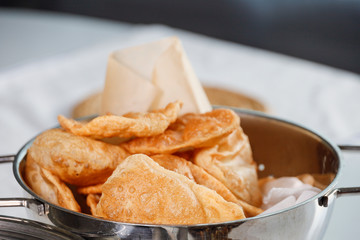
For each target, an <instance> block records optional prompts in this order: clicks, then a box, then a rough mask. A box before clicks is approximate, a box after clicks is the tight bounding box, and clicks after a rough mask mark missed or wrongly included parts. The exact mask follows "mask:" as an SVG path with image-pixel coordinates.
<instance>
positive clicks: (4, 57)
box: [0, 8, 360, 240]
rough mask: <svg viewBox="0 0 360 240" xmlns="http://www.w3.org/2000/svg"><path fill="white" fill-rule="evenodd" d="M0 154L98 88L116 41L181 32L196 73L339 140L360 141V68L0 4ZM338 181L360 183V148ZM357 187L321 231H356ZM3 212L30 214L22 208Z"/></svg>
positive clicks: (5, 168)
mask: <svg viewBox="0 0 360 240" xmlns="http://www.w3.org/2000/svg"><path fill="white" fill-rule="evenodd" d="M0 34H1V37H0V111H1V113H2V115H1V117H0V153H1V154H2V155H7V154H14V153H16V152H17V151H18V149H19V148H20V147H21V146H22V144H24V143H25V142H26V141H27V140H29V139H30V138H32V137H33V136H34V135H36V134H37V133H38V132H40V131H42V130H44V129H46V128H49V127H52V126H54V125H56V123H57V122H56V116H57V115H58V114H63V115H67V116H70V114H71V110H72V107H73V106H75V105H76V104H77V103H78V102H79V101H81V100H83V99H84V98H86V97H87V96H89V95H90V94H92V93H95V92H98V91H99V90H101V89H102V87H103V83H104V77H105V72H106V64H107V57H108V55H109V53H110V52H111V51H113V50H116V49H121V48H124V47H128V46H134V45H137V44H141V43H146V42H149V41H155V40H158V39H161V38H164V37H168V36H174V35H176V36H178V37H179V38H180V39H181V40H182V42H183V45H184V48H185V51H186V53H187V55H188V57H189V59H190V62H191V63H192V65H193V68H194V69H195V72H196V73H197V75H198V77H199V78H200V79H201V81H202V82H203V83H204V84H206V85H209V86H217V87H223V88H228V89H232V90H236V91H239V92H242V93H245V94H248V95H250V96H253V97H255V98H258V99H259V100H260V101H262V102H263V103H264V104H266V105H267V107H268V108H269V109H270V114H273V115H275V116H277V117H281V118H285V119H287V120H291V121H294V122H297V123H300V124H301V125H304V126H307V127H309V128H310V129H313V130H315V131H316V132H318V133H320V134H321V135H323V136H325V137H326V138H328V139H330V141H332V142H333V143H336V144H360V111H359V107H358V104H359V103H360V96H359V94H358V93H359V92H360V76H359V75H356V74H353V73H350V72H346V71H342V70H339V69H334V68H330V67H326V66H323V65H320V64H316V63H312V62H307V61H303V60H300V59H296V58H292V57H288V56H283V55H279V54H274V53H271V52H267V51H262V50H258V49H254V48H250V47H247V46H243V45H239V44H234V43H230V42H226V41H221V40H217V39H212V38H208V37H205V36H201V35H197V34H193V33H189V32H185V31H181V30H178V29H173V28H169V27H167V26H163V25H135V24H127V23H119V22H112V21H105V20H99V19H92V18H85V17H79V16H73V15H66V14H54V13H46V12H37V11H15V10H9V9H1V8H0ZM344 160H345V168H344V174H343V175H342V176H341V177H340V179H339V183H338V185H339V186H347V187H350V186H360V175H358V174H357V172H358V169H360V161H359V154H355V153H345V154H344ZM0 189H1V191H0V197H2V198H11V197H21V196H22V195H23V191H22V189H21V188H20V187H19V186H18V184H17V183H16V181H15V179H14V177H13V174H12V167H11V164H3V165H1V167H0ZM359 200H360V198H359V197H358V196H352V197H346V198H345V197H344V198H339V199H338V200H337V201H336V205H335V208H334V212H333V215H332V217H331V219H330V223H329V226H328V228H327V230H326V233H325V237H324V239H328V240H331V239H339V238H344V237H348V238H351V237H352V238H354V237H355V236H359V235H360V228H359V227H358V226H359V225H360V214H359V213H360V206H359V204H358V202H359ZM0 214H1V215H11V216H19V217H24V218H26V217H27V214H26V211H25V209H23V208H1V209H0Z"/></svg>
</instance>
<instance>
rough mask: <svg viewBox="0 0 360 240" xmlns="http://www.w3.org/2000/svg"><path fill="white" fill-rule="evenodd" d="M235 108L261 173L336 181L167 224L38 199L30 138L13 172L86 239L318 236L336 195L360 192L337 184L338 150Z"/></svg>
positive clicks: (52, 216) (52, 215) (49, 214)
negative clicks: (237, 212)
mask: <svg viewBox="0 0 360 240" xmlns="http://www.w3.org/2000/svg"><path fill="white" fill-rule="evenodd" d="M235 111H237V113H238V114H239V115H240V117H241V126H242V127H243V129H244V132H245V133H246V134H247V135H248V136H249V139H250V143H251V145H252V149H253V154H254V158H255V160H256V161H257V163H258V164H259V165H262V166H263V167H264V170H263V171H261V172H259V176H260V177H264V176H268V175H274V176H275V177H280V176H296V175H299V174H303V173H314V174H329V173H330V174H334V175H335V179H334V180H333V181H332V182H331V183H329V184H328V187H327V188H326V189H324V190H323V191H322V192H321V193H319V194H318V195H316V196H314V197H313V198H311V199H308V200H306V201H305V202H302V203H300V204H297V205H295V206H293V207H291V208H287V209H284V210H282V211H278V212H275V213H272V214H266V215H260V216H256V217H253V218H248V219H243V220H239V221H233V222H226V223H221V224H201V225H189V226H166V225H139V224H128V223H120V222H114V221H107V220H102V219H98V218H94V217H92V216H89V215H86V214H80V213H76V212H72V211H70V210H67V209H64V208H61V207H58V206H55V205H53V204H51V203H48V202H46V201H44V200H42V199H40V198H39V197H38V196H37V195H36V194H35V193H33V192H32V191H31V189H29V188H28V186H27V185H26V183H25V182H24V181H23V179H22V171H23V166H24V162H25V160H24V157H25V155H26V151H27V148H28V147H29V146H30V145H31V143H32V141H29V142H28V143H27V144H26V145H25V146H24V147H23V148H22V149H21V150H20V151H19V152H18V154H17V155H16V158H15V161H14V164H13V170H14V175H15V178H16V180H17V181H18V183H19V184H20V185H21V186H22V188H24V189H25V190H26V191H27V192H28V193H29V194H30V195H31V196H32V198H30V199H29V201H30V200H34V199H36V200H37V201H39V202H41V203H42V204H44V209H45V211H44V213H45V214H44V215H43V216H42V217H41V219H43V220H44V221H48V220H50V222H51V223H52V224H54V225H56V226H58V227H60V228H62V229H65V230H69V231H72V232H74V233H77V234H79V235H81V236H83V237H85V238H89V239H189V240H190V239H321V238H322V236H323V234H324V231H325V228H326V226H327V223H328V220H329V218H330V215H331V212H332V209H333V207H334V200H335V199H336V197H337V196H338V195H341V194H345V195H346V192H347V191H349V192H353V193H356V194H359V188H341V189H337V188H336V182H337V176H338V174H339V173H340V172H341V153H340V150H339V148H338V147H337V146H335V145H333V144H331V143H330V142H329V141H327V140H325V139H324V138H322V137H321V136H319V135H318V134H316V133H314V132H312V131H310V130H308V129H306V128H304V127H302V126H299V125H296V124H293V123H290V122H287V121H284V120H280V119H276V118H273V117H270V116H267V115H264V114H262V113H255V112H250V111H240V110H236V109H235ZM325 203H326V204H325ZM34 213H36V214H37V215H38V216H39V214H38V213H37V212H36V211H35V212H34Z"/></svg>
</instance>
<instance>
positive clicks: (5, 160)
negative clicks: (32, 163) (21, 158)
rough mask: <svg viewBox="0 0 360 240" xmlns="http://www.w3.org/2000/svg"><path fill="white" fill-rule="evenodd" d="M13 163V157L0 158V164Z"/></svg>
mask: <svg viewBox="0 0 360 240" xmlns="http://www.w3.org/2000/svg"><path fill="white" fill-rule="evenodd" d="M13 161H15V155H4V156H0V163H8V162H13Z"/></svg>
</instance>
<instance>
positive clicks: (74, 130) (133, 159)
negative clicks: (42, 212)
mask: <svg viewBox="0 0 360 240" xmlns="http://www.w3.org/2000/svg"><path fill="white" fill-rule="evenodd" d="M181 106H182V103H181V102H180V101H177V102H173V103H169V104H168V105H167V106H166V107H165V108H163V109H159V110H156V111H151V112H146V113H127V114H125V115H122V116H117V115H112V114H106V115H101V116H98V117H96V118H94V119H92V120H90V121H88V122H80V121H76V120H73V119H68V118H66V117H64V116H61V115H60V116H59V117H58V120H59V123H60V125H61V128H57V129H50V130H47V131H45V132H43V133H41V134H40V135H39V136H38V137H37V138H36V139H35V141H34V142H33V144H32V146H31V147H30V148H29V150H28V154H27V159H26V166H25V180H26V182H27V184H28V185H29V187H30V188H31V189H32V190H33V191H34V192H35V193H36V194H37V195H39V196H40V197H41V198H43V199H44V200H46V201H48V202H50V203H53V204H56V205H59V206H61V207H63V208H67V209H70V210H72V211H76V212H85V211H84V209H81V207H80V205H79V204H78V202H77V200H76V199H75V197H74V193H73V192H72V191H71V190H70V188H69V186H72V187H75V191H76V192H77V193H78V194H81V195H84V196H85V197H86V203H87V205H88V208H90V210H91V214H92V215H93V216H95V217H99V218H104V219H109V220H115V221H120V222H129V223H144V224H174V225H177V224H202V223H218V222H226V221H232V220H239V219H242V218H246V217H252V216H256V215H258V214H260V213H261V212H262V210H261V209H260V206H261V204H262V195H261V192H260V189H259V186H258V177H257V172H256V169H257V168H256V163H255V162H254V160H253V158H252V152H251V148H250V144H249V140H248V138H247V136H246V135H245V134H244V132H243V131H242V129H241V127H240V119H239V116H238V115H237V114H236V113H235V112H233V111H232V110H230V109H215V110H212V111H210V112H206V113H202V114H195V113H188V114H184V115H181V116H179V112H180V109H181Z"/></svg>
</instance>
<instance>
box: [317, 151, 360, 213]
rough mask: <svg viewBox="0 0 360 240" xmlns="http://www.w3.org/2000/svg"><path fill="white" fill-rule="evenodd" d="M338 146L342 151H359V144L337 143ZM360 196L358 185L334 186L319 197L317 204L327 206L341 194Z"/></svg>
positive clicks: (341, 195)
mask: <svg viewBox="0 0 360 240" xmlns="http://www.w3.org/2000/svg"><path fill="white" fill-rule="evenodd" d="M339 148H340V149H341V150H343V151H358V152H360V146H356V145H339ZM354 195H355V196H360V187H340V188H335V189H333V190H332V191H330V192H328V193H326V194H325V195H324V196H322V197H320V198H319V200H318V201H319V205H320V206H323V207H327V206H328V205H329V202H330V201H333V200H334V199H335V198H337V197H343V196H354Z"/></svg>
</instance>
